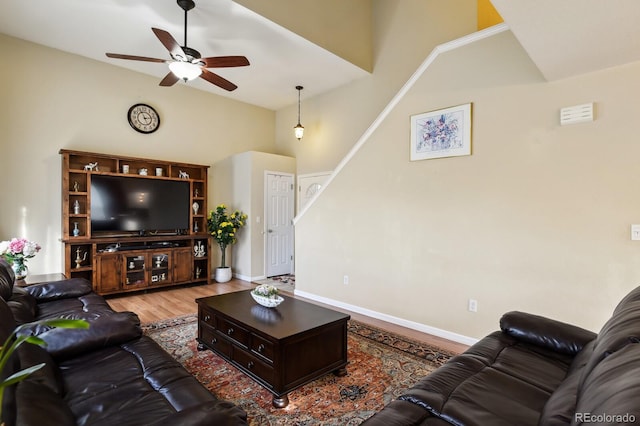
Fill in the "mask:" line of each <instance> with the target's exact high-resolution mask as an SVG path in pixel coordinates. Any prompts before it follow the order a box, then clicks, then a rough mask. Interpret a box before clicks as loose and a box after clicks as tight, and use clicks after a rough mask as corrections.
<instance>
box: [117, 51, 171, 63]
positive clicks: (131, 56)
mask: <svg viewBox="0 0 640 426" xmlns="http://www.w3.org/2000/svg"><path fill="white" fill-rule="evenodd" d="M106 55H107V56H108V57H109V58H115V59H129V60H132V61H145V62H167V61H165V60H164V59H158V58H148V57H146V56H134V55H121V54H119V53H107V54H106Z"/></svg>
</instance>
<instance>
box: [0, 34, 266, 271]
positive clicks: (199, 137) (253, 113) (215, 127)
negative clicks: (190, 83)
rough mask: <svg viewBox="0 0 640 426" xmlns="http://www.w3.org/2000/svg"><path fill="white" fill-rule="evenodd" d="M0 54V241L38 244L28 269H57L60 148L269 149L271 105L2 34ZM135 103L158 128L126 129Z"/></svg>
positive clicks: (197, 153)
mask: <svg viewBox="0 0 640 426" xmlns="http://www.w3.org/2000/svg"><path fill="white" fill-rule="evenodd" d="M0 53H1V54H2V56H3V57H4V58H11V63H12V64H16V66H11V67H9V66H4V67H0V93H1V94H2V95H1V97H0V129H2V134H1V135H0V170H1V171H2V175H3V176H4V182H3V184H2V185H1V186H0V188H1V189H0V194H2V200H3V201H2V203H0V240H5V239H9V238H11V237H14V236H25V237H28V238H30V239H33V240H35V241H38V242H39V243H40V244H41V245H42V246H43V251H42V252H41V253H40V254H39V255H37V256H36V257H35V258H33V259H30V261H29V267H30V269H31V272H32V273H36V274H38V273H50V272H59V271H62V270H63V268H62V252H61V244H60V242H59V239H60V236H61V193H60V188H61V171H60V167H61V160H60V156H59V155H58V150H59V149H60V148H67V149H75V150H83V151H92V152H104V153H111V154H121V155H130V156H139V157H147V158H157V159H165V160H174V161H184V162H190V163H196V164H208V165H210V164H213V163H215V162H216V161H219V160H220V159H222V158H225V157H228V156H230V155H232V154H235V153H237V152H243V151H247V150H251V149H258V150H263V151H273V150H274V149H275V142H274V132H275V130H274V119H275V114H274V112H273V111H270V110H266V109H263V108H259V107H255V106H252V105H248V104H245V103H241V102H236V101H233V100H229V99H228V98H223V97H218V96H215V95H212V94H210V93H206V92H202V91H198V90H194V89H190V88H189V87H185V86H184V85H182V84H179V85H176V86H174V87H171V88H164V87H159V86H158V80H157V79H155V78H153V77H150V76H147V75H143V74H139V73H134V72H131V71H128V70H124V69H122V68H119V67H115V66H111V65H107V64H104V63H101V62H98V61H93V60H89V59H85V58H81V57H79V56H75V55H70V54H66V53H62V52H60V51H57V50H54V49H49V48H46V47H43V46H39V45H35V44H32V43H28V42H25V41H21V40H18V39H15V38H10V37H7V36H3V35H0ZM138 102H145V103H149V104H151V105H152V106H154V107H155V108H156V109H157V110H158V112H159V113H160V116H161V126H160V129H159V130H158V131H157V132H155V133H153V134H150V135H143V134H140V133H137V132H135V131H134V130H133V129H131V128H130V126H129V124H128V122H127V118H126V113H127V110H128V109H129V107H130V106H131V105H133V104H135V103H138ZM247 123H251V126H247V125H246V124H247ZM238 129H242V131H238ZM211 188H212V185H210V194H209V195H210V196H212V195H214V194H212V192H211ZM209 207H211V206H209Z"/></svg>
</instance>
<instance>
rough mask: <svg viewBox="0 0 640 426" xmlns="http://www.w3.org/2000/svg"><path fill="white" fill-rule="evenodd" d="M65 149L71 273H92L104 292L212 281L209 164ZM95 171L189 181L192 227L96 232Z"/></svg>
mask: <svg viewBox="0 0 640 426" xmlns="http://www.w3.org/2000/svg"><path fill="white" fill-rule="evenodd" d="M60 155H61V156H62V243H63V244H64V263H65V275H66V276H67V277H69V278H75V277H82V278H86V279H88V280H89V281H91V282H92V283H93V288H94V290H95V291H96V292H97V293H99V294H113V293H123V292H128V291H137V290H142V289H147V288H157V287H166V286H173V285H179V284H186V283H196V282H201V283H211V262H210V258H209V253H211V238H210V235H209V234H208V233H207V211H208V210H207V171H208V166H203V165H196V164H186V163H176V162H170V161H162V160H150V159H145V158H134V157H123V156H114V155H106V154H97V153H89V152H80V151H70V150H66V149H62V150H60ZM96 175H101V176H125V177H127V178H128V177H131V178H135V179H152V180H165V181H181V182H185V181H186V182H188V186H189V197H188V199H189V201H188V203H189V204H188V205H187V206H184V208H185V210H187V209H188V212H189V220H188V229H179V230H173V232H171V231H168V232H167V231H158V232H156V231H155V230H149V231H145V232H122V233H120V232H118V233H108V232H107V233H105V232H100V233H98V232H93V233H92V226H91V223H92V222H91V182H92V177H93V176H96ZM185 196H186V195H185ZM194 205H195V206H197V207H198V208H197V209H194V208H193V206H194Z"/></svg>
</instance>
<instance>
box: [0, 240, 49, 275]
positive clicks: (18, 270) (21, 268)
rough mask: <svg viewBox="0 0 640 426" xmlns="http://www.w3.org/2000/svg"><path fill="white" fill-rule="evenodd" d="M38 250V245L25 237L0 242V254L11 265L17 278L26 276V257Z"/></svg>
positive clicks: (31, 255)
mask: <svg viewBox="0 0 640 426" xmlns="http://www.w3.org/2000/svg"><path fill="white" fill-rule="evenodd" d="M39 251H40V245H39V244H38V243H35V242H33V241H29V240H27V239H26V238H12V239H11V241H2V242H0V256H2V257H4V259H5V260H6V261H7V263H9V264H10V265H11V269H13V273H14V274H15V276H16V279H17V280H22V279H24V278H26V276H27V274H28V273H29V269H28V268H27V259H30V258H32V257H33V256H35V255H36V253H37V252H39Z"/></svg>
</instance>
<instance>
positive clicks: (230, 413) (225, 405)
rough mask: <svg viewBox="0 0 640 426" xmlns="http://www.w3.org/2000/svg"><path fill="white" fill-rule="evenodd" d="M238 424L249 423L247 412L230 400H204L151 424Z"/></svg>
mask: <svg viewBox="0 0 640 426" xmlns="http://www.w3.org/2000/svg"><path fill="white" fill-rule="evenodd" d="M210 425H216V426H236V425H247V413H245V411H244V410H243V409H242V408H240V407H238V406H236V405H234V404H232V403H231V402H228V401H223V400H216V401H211V402H204V403H202V404H198V405H196V406H193V407H189V408H186V409H184V410H182V411H178V412H176V413H175V414H173V415H171V416H169V417H165V418H164V419H162V420H161V421H159V422H156V423H153V424H152V425H150V426H210Z"/></svg>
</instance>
